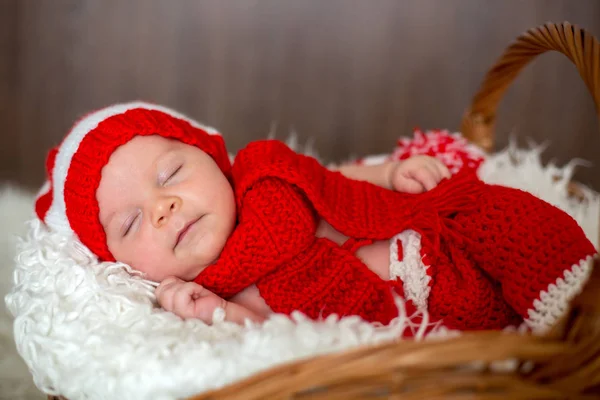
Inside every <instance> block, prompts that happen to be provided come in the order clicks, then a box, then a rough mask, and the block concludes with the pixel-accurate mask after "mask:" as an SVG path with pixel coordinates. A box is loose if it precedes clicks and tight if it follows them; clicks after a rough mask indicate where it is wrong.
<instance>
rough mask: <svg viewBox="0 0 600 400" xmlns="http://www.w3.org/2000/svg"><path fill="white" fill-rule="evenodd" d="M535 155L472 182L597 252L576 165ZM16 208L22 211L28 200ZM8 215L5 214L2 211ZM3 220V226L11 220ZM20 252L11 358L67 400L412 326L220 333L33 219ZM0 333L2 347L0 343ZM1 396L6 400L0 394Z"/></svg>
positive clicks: (340, 324)
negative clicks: (522, 198)
mask: <svg viewBox="0 0 600 400" xmlns="http://www.w3.org/2000/svg"><path fill="white" fill-rule="evenodd" d="M540 152H541V150H539V149H534V150H527V151H524V150H518V149H515V148H511V149H508V150H505V151H503V152H500V153H498V154H497V155H495V156H492V157H489V158H488V159H487V160H486V162H485V163H484V165H483V166H482V167H481V169H480V175H481V177H482V178H483V179H484V180H486V181H488V182H493V183H502V184H505V185H509V186H513V187H518V188H522V189H525V190H528V191H530V192H532V193H534V194H536V195H537V196H539V197H542V198H543V199H545V200H547V201H549V202H550V203H552V204H554V205H556V206H558V207H560V208H562V209H563V210H565V211H567V212H568V213H569V214H571V215H572V216H573V217H574V218H575V219H576V220H577V221H578V222H579V223H580V224H581V225H582V227H583V228H584V230H585V232H586V234H587V235H588V237H589V238H590V239H591V240H592V241H593V242H594V243H595V242H596V240H597V239H596V238H598V223H597V221H598V207H599V198H598V196H597V195H596V194H595V193H594V192H592V191H590V190H587V189H586V190H585V195H586V200H585V201H584V202H583V203H581V204H580V203H578V202H576V201H573V200H570V199H568V197H567V194H566V193H567V192H566V185H567V182H568V181H569V180H570V178H571V174H572V171H573V167H574V163H571V164H569V165H567V166H566V167H562V168H558V167H555V166H552V165H550V166H545V167H544V166H542V165H541V162H540V158H539V155H540ZM555 177H558V178H559V179H558V180H554V178H555ZM2 196H3V197H5V196H6V194H3V195H2ZM2 201H3V202H4V201H6V200H5V199H3V200H2ZM23 204H26V205H27V206H30V204H31V199H30V198H26V199H25V201H24V203H23ZM17 206H18V207H20V206H21V205H20V202H19V204H17ZM9 207H10V205H9V206H8V207H7V206H6V205H4V204H3V206H2V209H8V208H9ZM4 214H5V216H4V218H3V221H4V220H6V219H7V218H12V217H13V216H14V215H13V214H12V213H11V212H8V213H7V212H6V210H5V212H4ZM14 217H15V218H17V220H16V221H12V222H8V224H7V223H3V226H4V229H7V230H8V232H16V231H18V229H19V223H20V221H21V220H20V219H19V217H16V216H14ZM3 235H6V233H3ZM18 252H19V257H18V260H17V262H16V268H15V273H14V284H15V286H14V288H13V289H12V291H11V292H10V293H9V294H8V295H7V296H6V303H7V305H8V308H9V309H10V311H11V312H12V314H13V315H14V316H15V317H16V319H15V322H14V331H15V338H16V343H17V348H18V351H19V353H20V355H21V356H22V357H23V358H24V359H25V361H26V362H27V365H28V366H29V368H30V371H31V373H32V375H33V377H34V380H35V383H36V385H37V386H38V387H39V388H40V389H42V390H43V391H45V392H47V393H53V394H61V395H63V396H65V397H67V398H69V399H70V400H76V399H107V398H110V399H173V398H180V397H186V396H190V395H193V394H196V393H199V392H201V391H204V390H207V389H212V388H218V387H221V386H223V385H227V384H229V383H231V382H233V381H235V380H238V379H240V378H243V377H246V376H248V375H250V374H253V373H255V372H257V371H260V370H263V369H265V368H269V367H272V366H274V365H277V364H279V363H283V362H285V361H288V360H293V359H298V358H301V357H307V356H312V355H316V354H321V353H327V352H333V351H339V350H343V349H347V348H350V347H353V346H357V345H359V344H365V343H377V342H381V341H384V340H389V339H391V338H393V337H395V336H396V335H397V333H398V332H399V331H400V329H403V327H404V326H405V324H410V320H409V319H408V318H400V319H399V320H398V321H397V322H396V323H395V324H394V325H392V326H391V327H388V328H377V327H374V326H373V325H370V324H367V323H364V322H362V321H360V320H359V319H357V318H345V319H343V320H341V321H338V320H336V319H334V318H329V319H327V320H326V321H322V322H312V321H308V320H305V319H304V318H303V317H302V316H301V315H295V316H294V318H295V320H296V322H295V323H294V322H291V321H289V320H288V319H287V318H284V317H282V316H277V315H275V316H273V317H272V318H270V319H269V320H268V321H267V322H266V323H265V324H264V325H262V326H246V327H241V326H237V325H233V324H228V323H225V322H220V317H222V316H220V315H219V314H218V313H216V315H215V324H214V326H212V327H209V326H206V325H204V324H202V323H201V322H198V321H182V320H180V319H179V318H177V317H175V316H174V315H172V314H170V313H166V312H163V311H161V310H160V309H159V308H157V307H156V305H155V302H154V300H155V299H154V296H153V289H154V287H153V286H152V285H151V284H150V283H149V282H146V281H144V280H143V279H142V278H140V277H139V276H136V275H135V274H134V275H133V276H132V275H130V272H131V271H129V270H128V268H127V267H126V266H124V265H121V264H108V263H106V264H98V263H95V262H94V261H93V258H92V257H91V256H90V254H88V252H87V251H86V250H85V249H83V248H81V247H80V246H77V245H76V244H74V242H72V241H69V240H65V239H64V238H60V237H56V236H54V235H52V234H49V233H48V232H47V231H46V230H45V229H44V227H43V226H41V225H40V224H39V223H38V222H37V221H36V220H32V221H31V222H30V223H29V232H28V235H27V237H26V238H25V239H24V240H23V241H22V242H21V243H20V245H19V249H18ZM3 256H6V254H3ZM2 261H3V267H2V268H3V269H2V274H3V275H2V277H3V278H4V279H2V280H0V282H7V281H8V276H9V272H8V268H7V267H8V266H9V265H10V264H11V262H10V261H9V260H8V259H7V258H6V257H5V258H3V259H2ZM4 289H5V288H4ZM0 317H1V318H2V321H3V322H4V321H5V320H7V317H6V316H5V315H3V314H0ZM5 325H6V324H4V325H3V326H5ZM0 333H1V334H2V335H3V336H2V340H3V341H4V340H5V339H6V336H7V335H6V332H5V331H4V330H1V331H0ZM441 333H442V334H443V333H444V332H441ZM2 345H3V346H5V344H2ZM0 349H1V350H3V351H2V354H1V355H0V365H1V366H2V371H1V372H0V374H1V375H0V379H2V381H0V382H4V381H6V382H8V384H11V382H14V384H15V385H17V384H20V383H21V382H27V378H25V377H20V378H18V379H17V377H16V376H15V377H13V376H12V374H20V373H22V371H19V369H18V368H17V367H14V368H7V367H6V365H7V363H10V365H13V363H14V362H15V361H14V360H15V357H16V356H15V355H14V353H13V352H11V351H10V350H9V351H5V350H6V349H5V348H4V347H1V348H0ZM15 365H16V364H15ZM15 387H16V386H15ZM0 388H2V391H3V392H4V386H2V384H0ZM19 390H20V389H19ZM1 396H2V395H0V398H2V397H1ZM10 398H19V397H18V396H14V397H10Z"/></svg>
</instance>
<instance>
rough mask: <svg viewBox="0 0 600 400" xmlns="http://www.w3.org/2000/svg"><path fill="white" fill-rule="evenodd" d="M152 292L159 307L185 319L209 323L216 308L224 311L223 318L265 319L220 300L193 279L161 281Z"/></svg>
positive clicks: (228, 319)
mask: <svg viewBox="0 0 600 400" xmlns="http://www.w3.org/2000/svg"><path fill="white" fill-rule="evenodd" d="M155 294H156V298H157V300H158V303H159V304H160V306H161V307H162V308H164V309H165V310H167V311H170V312H172V313H174V314H175V315H177V316H179V317H181V318H184V319H188V318H198V319H201V320H202V321H204V322H205V323H207V324H210V323H212V318H213V313H214V311H215V309H217V308H218V307H221V308H223V309H224V310H225V320H226V321H230V322H235V323H238V324H244V322H245V320H247V319H249V320H251V321H254V322H263V321H264V319H265V317H264V316H262V315H259V314H257V313H255V312H253V311H251V310H249V309H248V308H246V307H243V306H241V305H239V304H236V303H234V302H231V301H227V300H225V299H222V298H221V297H219V296H217V295H216V294H214V293H213V292H211V291H209V290H208V289H205V288H204V287H202V286H200V285H198V284H197V283H195V282H185V281H183V280H181V279H179V278H175V277H170V278H167V279H165V280H164V281H162V282H161V284H160V285H159V286H158V287H157V288H156V292H155Z"/></svg>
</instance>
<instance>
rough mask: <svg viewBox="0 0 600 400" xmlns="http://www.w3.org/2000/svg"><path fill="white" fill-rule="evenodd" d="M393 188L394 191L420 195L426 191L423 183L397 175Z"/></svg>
mask: <svg viewBox="0 0 600 400" xmlns="http://www.w3.org/2000/svg"><path fill="white" fill-rule="evenodd" d="M392 186H393V188H394V190H396V191H398V192H402V193H411V194H418V193H423V192H424V191H425V187H424V186H423V185H422V184H421V182H419V181H418V180H415V179H412V178H410V177H407V176H404V175H402V174H396V176H395V177H394V181H393V182H392Z"/></svg>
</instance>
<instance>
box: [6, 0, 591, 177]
mask: <svg viewBox="0 0 600 400" xmlns="http://www.w3.org/2000/svg"><path fill="white" fill-rule="evenodd" d="M564 20H567V21H570V22H572V23H576V24H578V25H580V26H582V27H584V28H586V29H588V30H589V31H590V32H592V33H593V34H594V35H595V36H596V37H600V1H597V0H577V1H551V0H547V1H542V0H538V1H533V0H531V1H525V0H522V1H520V0H503V1H491V0H489V1H485V0H452V1H451V0H447V1H444V0H414V1H402V0H370V1H369V0H360V1H359V0H206V1H204V0H173V1H164V0H79V1H76V0H0V135H1V139H0V181H3V180H11V181H15V182H18V183H21V184H24V185H28V186H31V187H36V186H38V185H39V184H41V182H42V179H43V177H44V172H43V164H44V159H45V154H46V151H47V149H48V148H49V147H51V146H52V145H55V144H56V143H58V141H59V140H60V139H61V137H62V136H63V134H64V133H65V132H66V131H67V130H68V129H69V127H70V126H71V124H72V122H73V121H74V120H75V119H76V118H77V117H79V116H80V115H81V114H83V113H85V112H86V111H89V110H91V109H95V108H98V107H102V106H105V105H108V104H110V103H114V102H121V101H129V100H135V99H143V100H149V101H154V102H158V103H163V104H165V105H168V106H171V107H174V108H176V109H179V110H180V111H182V112H184V113H187V114H189V115H190V116H192V117H194V118H196V119H199V120H201V121H203V122H205V123H207V124H210V125H213V126H215V127H217V128H218V129H219V130H221V131H222V132H223V133H224V135H225V137H226V141H227V142H228V144H229V147H230V150H233V151H235V150H237V149H239V148H240V147H241V146H243V145H245V144H246V143H247V142H248V141H250V140H252V139H257V138H263V137H265V136H266V135H267V134H268V133H269V132H276V134H277V137H279V138H285V137H287V135H288V134H289V133H290V132H291V131H294V132H296V133H297V134H298V135H299V137H300V139H301V141H306V140H308V139H312V140H313V141H314V145H315V147H316V148H317V149H318V151H319V153H320V154H321V155H322V156H324V157H325V159H327V160H340V159H343V158H346V157H348V156H350V155H355V156H360V155H365V154H370V153H377V152H383V151H387V150H389V149H391V147H392V146H393V144H394V142H395V139H396V138H397V137H399V136H401V135H407V134H410V133H411V130H412V128H413V127H415V126H420V127H422V128H450V129H457V128H458V127H459V122H460V117H461V114H462V112H463V110H464V108H465V107H466V106H467V105H468V103H469V101H470V98H471V96H472V95H473V94H474V92H475V90H476V89H477V87H478V85H479V83H480V81H481V79H482V77H483V75H484V73H485V72H486V70H487V69H488V68H489V67H490V66H491V64H492V63H493V62H494V60H495V59H496V58H497V57H498V56H499V54H500V53H501V51H502V50H503V49H504V48H505V46H506V45H508V44H509V43H510V42H511V41H512V40H513V39H514V38H515V37H516V36H517V35H518V34H520V33H521V32H523V31H525V30H526V29H528V28H530V27H534V26H537V25H539V24H542V23H544V22H546V21H553V22H562V21H564ZM510 134H516V135H517V136H519V137H521V138H526V137H530V138H533V139H534V140H536V141H538V142H541V141H543V140H546V139H548V140H549V141H550V147H549V149H548V150H547V152H546V155H547V157H548V158H555V159H557V160H558V161H559V162H561V161H565V160H568V159H570V158H572V157H581V158H585V159H588V160H591V161H593V162H594V163H596V164H600V155H599V152H598V149H600V140H599V135H598V122H597V118H596V116H595V113H594V107H593V104H592V101H591V97H590V96H589V95H588V93H587V92H586V88H585V87H584V85H583V83H582V82H581V80H580V79H579V77H578V76H577V73H576V70H575V69H574V67H572V66H571V65H570V63H569V62H568V61H567V60H566V58H564V57H563V56H560V55H558V54H551V55H545V56H543V57H542V58H540V60H539V62H536V63H535V64H533V65H532V66H530V67H528V68H527V69H526V70H525V71H524V73H523V74H522V75H521V76H520V77H519V79H518V80H517V82H516V84H515V85H514V86H513V87H512V88H511V89H510V91H509V92H508V94H507V96H506V97H505V100H504V102H503V103H502V106H501V113H500V118H499V126H498V135H499V140H498V145H499V146H500V147H503V146H505V145H506V144H507V141H508V137H509V135H510ZM599 168H600V165H598V166H597V167H596V169H594V168H587V169H581V170H580V171H579V173H578V175H577V177H578V179H580V180H582V181H583V182H585V183H588V184H591V185H593V186H594V187H595V188H597V189H600V174H598V173H596V172H595V171H599V170H600V169H599Z"/></svg>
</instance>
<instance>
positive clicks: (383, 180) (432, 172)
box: [337, 155, 450, 193]
mask: <svg viewBox="0 0 600 400" xmlns="http://www.w3.org/2000/svg"><path fill="white" fill-rule="evenodd" d="M337 170H338V171H339V172H340V173H341V174H342V175H344V176H346V177H347V178H351V179H356V180H359V181H366V182H370V183H372V184H374V185H377V186H381V187H384V188H387V189H393V190H396V191H398V192H404V193H422V192H425V191H427V190H431V189H433V188H434V187H436V186H437V184H438V183H439V182H440V181H441V180H442V179H444V178H449V177H450V171H449V170H448V168H447V167H446V166H445V165H444V164H443V163H442V162H441V161H440V160H438V159H436V158H434V157H429V156H423V155H418V156H413V157H410V158H408V159H406V160H404V161H388V162H385V163H383V164H377V165H354V164H348V165H343V166H341V167H339V168H338V169H337Z"/></svg>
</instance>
